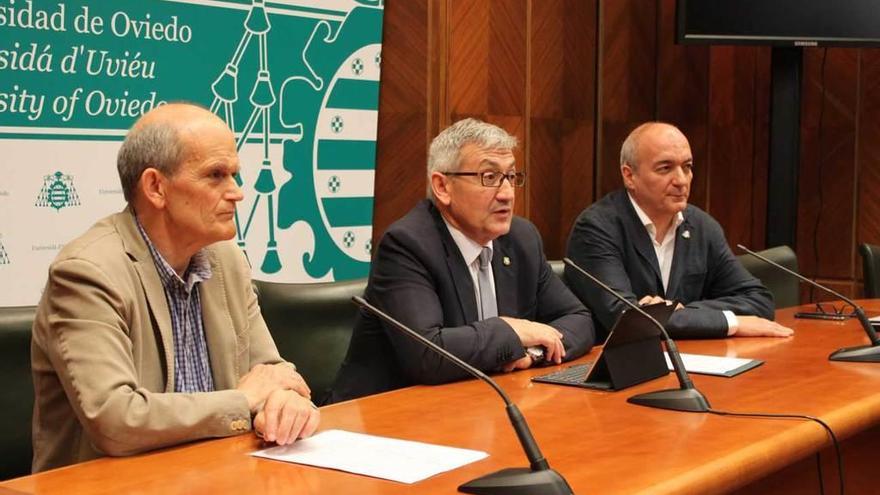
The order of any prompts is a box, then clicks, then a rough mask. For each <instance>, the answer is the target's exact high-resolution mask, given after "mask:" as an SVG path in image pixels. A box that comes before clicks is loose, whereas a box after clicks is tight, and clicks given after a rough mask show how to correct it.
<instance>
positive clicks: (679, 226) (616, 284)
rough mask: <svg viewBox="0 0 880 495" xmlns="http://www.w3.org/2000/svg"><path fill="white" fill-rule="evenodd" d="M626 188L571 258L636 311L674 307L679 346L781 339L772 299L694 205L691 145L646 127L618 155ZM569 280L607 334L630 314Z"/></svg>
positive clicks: (596, 216) (590, 212)
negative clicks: (683, 341) (695, 341)
mask: <svg viewBox="0 0 880 495" xmlns="http://www.w3.org/2000/svg"><path fill="white" fill-rule="evenodd" d="M620 172H621V175H622V176H623V183H624V186H625V188H624V189H622V190H618V191H615V192H613V193H611V194H609V195H607V196H605V197H604V198H602V199H601V200H599V201H598V202H596V203H594V204H592V205H591V206H589V207H588V208H587V209H586V210H584V211H583V212H582V213H581V215H580V216H579V217H578V219H577V221H576V222H575V224H574V226H573V227H572V230H571V234H570V236H569V239H568V257H569V258H571V259H572V260H573V261H574V262H575V263H577V264H578V265H580V266H581V267H583V268H584V269H586V270H589V271H590V272H592V273H593V274H594V275H595V276H596V277H598V278H599V279H600V280H602V281H604V282H605V283H607V284H609V285H610V286H611V287H613V288H614V289H616V290H617V291H618V292H620V293H621V294H623V295H624V296H625V297H627V298H628V299H630V300H632V301H638V302H639V303H640V304H650V303H655V302H660V301H664V300H665V301H669V302H673V301H674V302H676V304H677V305H678V310H677V311H675V312H674V313H673V314H672V316H671V317H670V319H669V322H668V325H667V329H668V330H669V332H670V334H671V335H672V336H673V337H679V338H713V337H726V336H738V337H758V336H766V337H785V336H789V335H791V334H792V330H791V329H789V328H785V327H783V326H781V325H779V324H777V323H775V322H773V321H771V320H772V319H773V310H774V307H773V297H772V295H771V294H770V292H769V291H768V290H767V289H766V288H764V286H763V285H761V282H760V281H758V280H757V279H756V278H755V277H753V276H751V275H750V274H749V273H748V272H747V271H746V270H745V268H743V266H742V265H741V264H740V263H739V261H738V260H737V259H736V258H735V257H734V256H733V253H731V251H730V248H729V247H728V245H727V240H726V239H725V238H724V232H723V231H722V230H721V226H720V225H719V224H718V222H716V221H715V220H714V219H713V218H712V217H710V216H709V215H708V214H707V213H706V212H704V211H702V210H700V209H699V208H697V207H695V206H693V205H688V204H687V200H688V194H689V192H690V185H691V179H692V178H693V156H692V155H691V148H690V145H689V144H688V140H687V138H685V136H684V134H682V133H681V131H679V130H678V129H677V128H675V127H674V126H672V125H669V124H665V123H662V122H649V123H646V124H642V125H641V126H639V127H637V128H636V129H635V130H633V131H632V133H630V135H629V137H627V139H626V141H624V143H623V146H622V148H621V152H620ZM565 278H566V281H567V282H568V283H569V286H570V287H572V289H573V290H574V292H575V294H577V295H578V297H579V298H580V299H581V301H584V302H585V303H586V304H587V306H588V307H589V308H590V310H591V311H592V312H593V315H594V316H595V318H596V320H597V325H596V326H597V334H598V336H599V337H600V338H604V337H605V336H607V332H608V329H609V328H611V326H612V325H613V324H614V320H615V319H616V318H617V316H618V315H619V314H620V313H621V311H623V309H624V308H625V305H624V304H623V303H621V302H620V301H618V300H616V299H615V298H613V297H612V296H610V295H608V294H606V293H605V292H604V291H603V290H602V289H601V288H599V287H598V286H596V285H595V284H593V283H592V282H591V281H589V280H587V279H586V278H585V277H583V276H582V275H580V274H578V273H577V272H576V271H574V270H572V269H571V268H570V267H568V266H566V268H565Z"/></svg>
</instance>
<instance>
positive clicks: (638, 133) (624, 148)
mask: <svg viewBox="0 0 880 495" xmlns="http://www.w3.org/2000/svg"><path fill="white" fill-rule="evenodd" d="M657 125H659V126H668V127H672V128H673V129H675V130H677V131H678V132H681V130H679V128H678V127H675V126H674V125H672V124H670V123H668V122H661V121H659V120H655V121H651V122H645V123H644V124H641V125H639V126H638V127H636V128H635V129H633V130H632V131H631V132H630V133H629V136H627V137H626V139H625V140H624V141H623V145H621V146H620V166H621V167H622V166H624V165H629V167H630V168H631V169H633V170H635V168H636V167H637V166H638V165H639V140H640V139H641V137H642V133H643V132H645V131H646V130H648V128H650V127H654V126H657ZM682 135H683V134H682Z"/></svg>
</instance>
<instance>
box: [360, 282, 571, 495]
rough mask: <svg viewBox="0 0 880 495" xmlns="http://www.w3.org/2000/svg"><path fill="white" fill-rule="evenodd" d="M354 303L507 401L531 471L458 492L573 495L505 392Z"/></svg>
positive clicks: (514, 471) (509, 472) (501, 475)
mask: <svg viewBox="0 0 880 495" xmlns="http://www.w3.org/2000/svg"><path fill="white" fill-rule="evenodd" d="M351 300H352V301H354V303H355V304H357V305H358V306H360V307H361V308H364V309H366V310H367V311H369V312H370V313H372V314H374V315H376V316H378V317H379V318H381V319H382V320H383V321H385V322H386V323H388V324H390V325H391V326H393V327H394V328H396V329H398V330H400V331H401V332H403V333H404V334H406V335H408V336H409V337H411V338H413V339H415V340H416V341H418V342H420V343H422V344H424V345H425V346H426V347H428V348H429V349H431V350H432V351H434V352H436V353H437V354H439V355H440V356H442V357H443V358H444V359H448V360H449V361H451V362H453V363H454V364H455V365H456V366H458V367H459V368H461V369H463V370H465V371H467V372H468V373H470V374H471V375H473V376H475V377H477V378H479V379H480V380H483V381H484V382H486V383H488V384H489V386H491V387H492V388H493V389H495V391H496V392H498V395H500V396H501V399H502V400H503V401H504V404H505V406H506V409H507V416H508V418H510V424H511V425H513V429H514V430H515V431H516V436H517V438H519V443H520V444H521V445H522V448H523V450H524V451H525V453H526V457H527V458H528V459H529V466H530V467H528V468H508V469H502V470H501V471H497V472H494V473H491V474H487V475H486V476H482V477H480V478H477V479H475V480H472V481H469V482H467V483H465V484H463V485H461V486H459V487H458V490H459V491H461V492H465V493H475V494H481V495H490V494H501V493H516V494H520V495H544V494H546V495H570V494H572V493H574V492H572V490H571V487H570V486H569V485H568V482H566V481H565V478H563V477H562V476H561V475H560V474H559V473H557V472H556V471H554V470H553V469H550V464H549V463H548V462H547V459H545V458H544V454H542V453H541V450H540V449H539V448H538V443H537V442H535V437H534V436H532V432H531V430H529V426H528V425H527V424H526V418H525V417H524V416H523V415H522V413H521V412H520V410H519V408H518V407H516V404H514V403H513V402H512V401H511V400H510V397H508V396H507V394H506V393H505V392H504V390H502V389H501V387H499V386H498V384H497V383H495V381H494V380H492V379H491V378H489V377H488V376H486V374H485V373H483V372H482V371H480V370H478V369H477V368H474V367H473V366H471V365H469V364H467V363H466V362H464V361H462V360H461V359H459V358H458V357H456V356H455V355H453V354H452V353H451V352H449V351H447V350H446V349H444V348H442V347H440V346H438V345H437V344H435V343H433V342H431V341H430V340H428V339H426V338H425V337H423V336H422V335H421V334H419V333H418V332H416V331H415V330H413V329H411V328H409V327H408V326H406V325H404V324H403V323H400V322H399V321H397V320H395V319H394V318H392V317H391V316H389V315H387V314H386V313H384V312H383V311H382V310H380V309H379V308H377V307H375V306H373V305H372V304H370V303H368V302H367V301H366V300H364V298H362V297H358V296H354V297H352V298H351Z"/></svg>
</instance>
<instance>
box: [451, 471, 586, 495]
mask: <svg viewBox="0 0 880 495" xmlns="http://www.w3.org/2000/svg"><path fill="white" fill-rule="evenodd" d="M458 491H460V492H464V493H474V494H477V495H495V494H502V493H503V494H506V495H507V494H509V495H572V494H573V493H574V492H573V491H572V490H571V487H570V486H568V482H566V481H565V478H563V477H562V476H561V475H560V474H559V473H557V472H556V471H554V470H552V469H544V470H541V471H532V470H531V469H529V468H508V469H502V470H501V471H496V472H494V473H491V474H487V475H486V476H481V477H479V478H477V479H475V480H472V481H468V482H467V483H465V484H463V485H461V486H459V487H458Z"/></svg>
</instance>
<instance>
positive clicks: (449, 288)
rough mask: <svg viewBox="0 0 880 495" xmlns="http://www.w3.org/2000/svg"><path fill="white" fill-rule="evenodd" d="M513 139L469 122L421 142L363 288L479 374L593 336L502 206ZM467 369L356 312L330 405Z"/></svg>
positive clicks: (526, 232)
mask: <svg viewBox="0 0 880 495" xmlns="http://www.w3.org/2000/svg"><path fill="white" fill-rule="evenodd" d="M515 146H516V138H514V137H513V136H510V135H509V134H507V132H505V131H504V130H502V129H500V128H498V127H496V126H494V125H490V124H487V123H484V122H480V121H477V120H474V119H466V120H463V121H459V122H457V123H455V124H453V125H452V126H451V127H449V128H448V129H446V130H445V131H443V132H442V133H440V135H438V136H437V137H436V138H435V139H434V141H433V142H432V144H431V149H430V152H429V159H428V161H429V163H428V179H429V181H430V188H429V193H430V195H431V197H432V200H429V199H425V200H422V201H421V202H420V203H419V204H418V205H416V207H415V208H413V209H412V210H411V211H410V212H409V213H408V214H407V215H406V216H404V217H403V218H401V219H400V220H398V221H397V222H395V223H394V224H393V225H391V227H389V228H388V230H387V231H386V232H385V234H384V235H383V237H382V240H381V242H380V243H379V247H378V250H377V252H376V255H375V258H374V260H373V263H372V267H371V271H370V280H369V283H368V285H367V289H366V293H365V297H366V299H367V300H368V301H369V302H371V303H372V304H374V305H376V306H378V307H379V308H381V309H382V310H384V311H385V312H387V313H389V314H390V315H391V316H392V317H394V318H396V319H397V320H399V321H400V322H402V323H404V324H405V325H408V326H409V327H411V328H413V329H414V330H416V331H417V332H419V333H421V334H422V335H424V336H425V337H426V338H428V339H430V340H431V341H433V342H435V343H437V344H438V345H440V346H441V347H443V348H444V349H446V350H448V351H450V352H451V353H452V354H454V355H456V356H458V357H459V358H461V359H462V360H464V361H466V362H467V363H469V364H471V365H473V366H475V367H476V368H479V369H480V370H482V371H485V372H494V371H512V370H514V369H523V368H529V367H531V366H533V365H535V364H539V363H542V362H550V363H560V362H562V361H563V360H569V359H573V358H576V357H579V356H581V355H583V354H585V353H586V352H587V351H588V350H589V349H590V347H592V345H593V341H594V333H593V326H592V321H591V318H590V313H589V312H588V311H587V309H586V308H585V307H584V306H583V305H582V304H581V303H580V301H578V299H577V298H576V297H575V296H574V294H572V293H571V292H570V291H569V290H568V288H566V287H565V285H564V284H563V283H562V281H561V280H560V279H559V278H558V277H556V276H555V275H554V274H553V273H552V271H551V269H550V266H549V265H548V264H547V260H546V258H545V256H544V252H543V246H542V243H541V237H540V235H539V234H538V231H537V230H536V229H535V227H534V225H532V224H531V223H529V222H528V221H527V220H524V219H522V218H519V217H515V216H514V215H513V205H514V186H521V185H523V182H524V180H525V174H524V173H522V172H517V171H516V168H515V160H514V156H513V149H514V147H515ZM466 377H468V375H467V374H466V373H465V372H464V371H462V370H461V369H459V368H458V367H456V366H455V365H454V364H452V363H450V362H448V361H447V360H445V359H443V358H441V357H440V356H438V355H437V354H435V353H434V352H433V351H431V350H429V349H427V348H426V347H425V346H423V345H422V344H420V343H418V342H415V341H414V340H412V339H411V338H410V337H408V336H406V335H404V334H402V333H401V332H400V331H398V330H396V329H393V328H390V327H388V326H387V325H385V324H383V323H382V322H381V321H380V320H379V319H378V318H376V317H375V316H373V315H371V314H370V313H368V312H365V311H362V312H361V313H360V315H359V316H358V320H357V323H356V325H355V329H354V334H353V336H352V339H351V343H350V345H349V349H348V355H347V356H346V359H345V362H344V363H343V365H342V369H341V370H340V372H339V375H338V376H337V379H336V383H335V384H334V387H333V390H332V393H331V397H330V399H329V400H330V402H337V401H340V400H347V399H353V398H356V397H360V396H363V395H368V394H373V393H377V392H382V391H385V390H392V389H395V388H400V387H404V386H407V385H412V384H420V383H421V384H437V383H445V382H449V381H453V380H459V379H462V378H466Z"/></svg>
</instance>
